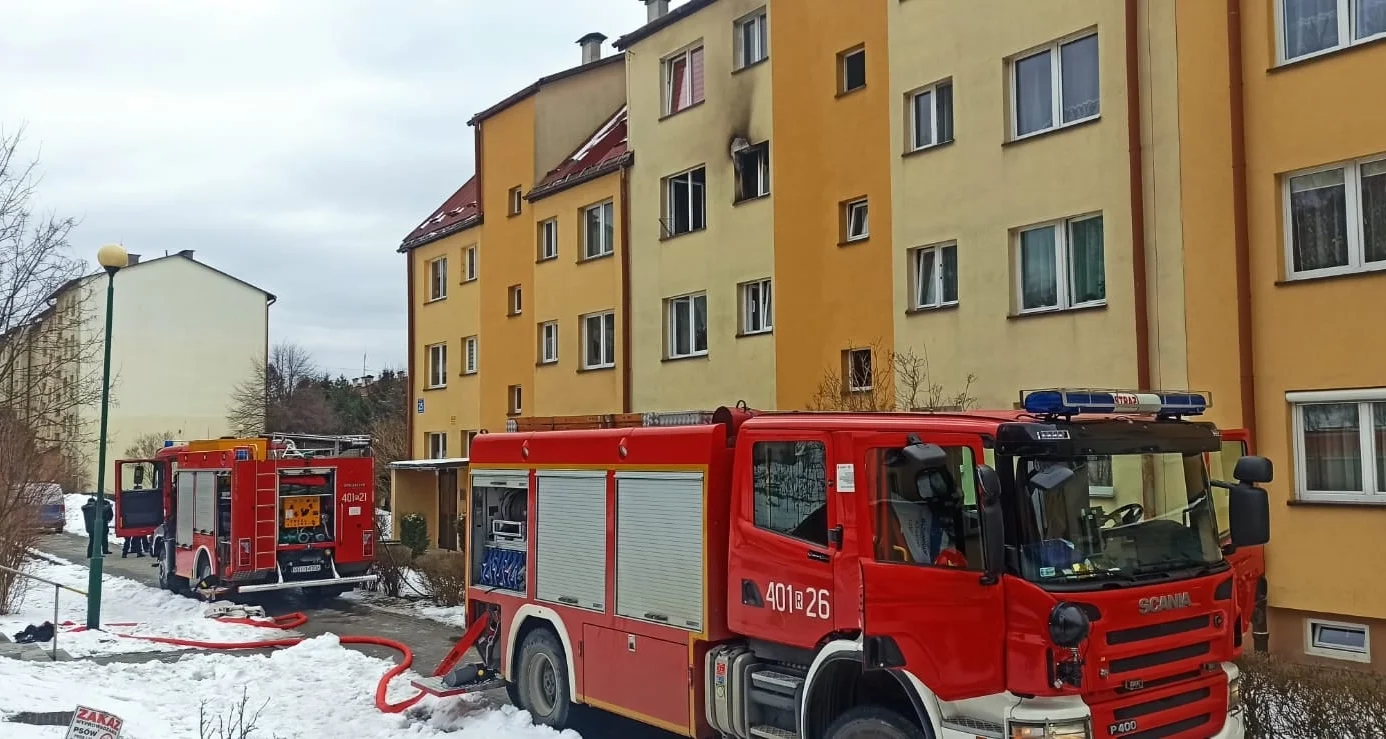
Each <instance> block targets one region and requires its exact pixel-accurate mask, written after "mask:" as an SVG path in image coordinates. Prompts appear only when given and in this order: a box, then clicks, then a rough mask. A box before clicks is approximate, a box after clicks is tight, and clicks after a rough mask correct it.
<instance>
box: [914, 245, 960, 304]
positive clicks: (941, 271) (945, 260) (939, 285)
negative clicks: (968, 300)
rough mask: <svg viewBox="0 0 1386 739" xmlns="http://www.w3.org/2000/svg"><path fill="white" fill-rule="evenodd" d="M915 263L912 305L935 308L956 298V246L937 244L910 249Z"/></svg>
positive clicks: (955, 302) (953, 302) (952, 302)
mask: <svg viewBox="0 0 1386 739" xmlns="http://www.w3.org/2000/svg"><path fill="white" fill-rule="evenodd" d="M911 257H912V258H911V263H912V264H913V265H914V305H912V306H910V307H912V308H937V307H939V306H943V305H956V304H957V302H958V246H957V244H940V245H938V246H926V247H921V248H919V249H915V250H913V251H912V252H911Z"/></svg>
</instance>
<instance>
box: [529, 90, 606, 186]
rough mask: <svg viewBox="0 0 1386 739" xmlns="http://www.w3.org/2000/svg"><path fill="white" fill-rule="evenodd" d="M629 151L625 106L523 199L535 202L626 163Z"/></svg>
mask: <svg viewBox="0 0 1386 739" xmlns="http://www.w3.org/2000/svg"><path fill="white" fill-rule="evenodd" d="M629 151H630V148H629V145H628V143H627V141H626V107H625V106H621V109H620V110H618V111H616V115H613V116H612V117H611V118H610V119H608V120H607V121H606V123H603V124H602V126H601V128H598V129H597V131H596V133H594V134H592V137H591V138H590V139H588V140H587V142H586V143H584V144H583V145H582V146H580V147H578V149H577V151H574V152H573V153H572V154H570V155H569V156H568V158H567V159H565V160H563V163H562V164H559V165H558V167H557V168H555V169H554V170H553V171H551V172H549V173H548V174H547V175H545V176H544V179H542V180H540V181H539V184H537V185H535V186H534V189H532V190H530V191H529V194H528V195H526V196H525V197H526V198H528V199H530V200H537V199H539V198H541V197H544V196H545V195H548V194H551V193H553V192H557V191H558V190H562V189H564V188H566V187H571V186H573V185H576V184H578V183H580V182H585V181H586V180H588V179H591V178H592V177H595V176H597V175H599V174H604V173H606V172H608V171H611V170H614V169H617V168H619V167H620V166H622V165H623V164H625V162H626V161H627V154H628V153H629Z"/></svg>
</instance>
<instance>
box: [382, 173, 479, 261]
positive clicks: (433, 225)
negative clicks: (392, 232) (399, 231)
mask: <svg viewBox="0 0 1386 739" xmlns="http://www.w3.org/2000/svg"><path fill="white" fill-rule="evenodd" d="M478 223H481V204H480V203H478V202H477V196H476V175H472V178H471V179H469V180H467V181H466V182H465V183H463V184H462V186H461V187H459V188H457V192H455V193H453V194H452V196H451V197H449V198H448V199H447V200H444V201H443V204H442V205H440V206H438V208H437V209H436V210H434V211H433V213H432V214H431V215H429V217H428V218H425V219H424V222H423V223H420V224H419V225H418V226H416V227H415V228H414V230H413V231H410V232H409V233H408V234H407V235H406V236H405V237H404V241H402V242H400V245H399V249H398V251H400V252H406V251H409V250H410V249H413V248H415V247H419V246H423V245H424V244H427V243H429V242H430V241H437V240H438V239H441V238H443V237H444V236H448V235H450V234H454V233H457V232H458V231H464V230H466V229H469V228H471V227H472V226H475V225H477V224H478Z"/></svg>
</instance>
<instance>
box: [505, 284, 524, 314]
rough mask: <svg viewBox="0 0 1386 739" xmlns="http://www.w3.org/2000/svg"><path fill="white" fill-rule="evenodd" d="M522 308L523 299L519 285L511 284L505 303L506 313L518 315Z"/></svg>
mask: <svg viewBox="0 0 1386 739" xmlns="http://www.w3.org/2000/svg"><path fill="white" fill-rule="evenodd" d="M523 309H524V300H523V296H522V291H521V289H520V286H519V285H511V286H510V290H509V301H508V303H507V305H506V310H507V311H508V313H507V315H512V316H518V315H520V313H521V312H523Z"/></svg>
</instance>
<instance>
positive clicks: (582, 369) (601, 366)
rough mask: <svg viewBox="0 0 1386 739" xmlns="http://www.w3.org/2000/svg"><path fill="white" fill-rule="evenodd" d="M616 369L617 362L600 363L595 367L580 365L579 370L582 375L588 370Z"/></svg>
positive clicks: (606, 370)
mask: <svg viewBox="0 0 1386 739" xmlns="http://www.w3.org/2000/svg"><path fill="white" fill-rule="evenodd" d="M614 369H616V365H615V364H599V365H597V366H595V367H578V370H577V371H578V374H579V375H581V374H585V373H588V372H610V371H612V370H614Z"/></svg>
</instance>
